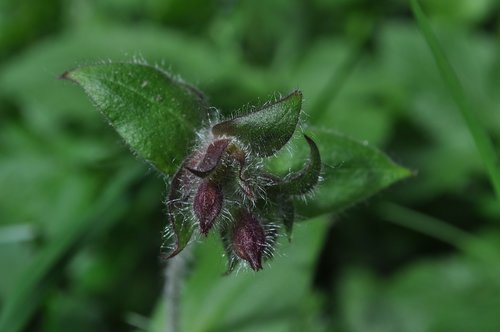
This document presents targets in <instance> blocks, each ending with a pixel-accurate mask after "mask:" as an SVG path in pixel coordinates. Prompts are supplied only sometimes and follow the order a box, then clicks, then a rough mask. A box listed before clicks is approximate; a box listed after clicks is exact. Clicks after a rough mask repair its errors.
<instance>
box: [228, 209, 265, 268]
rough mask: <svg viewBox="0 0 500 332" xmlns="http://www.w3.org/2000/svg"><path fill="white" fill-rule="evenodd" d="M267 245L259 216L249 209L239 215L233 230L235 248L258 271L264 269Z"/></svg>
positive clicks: (235, 251)
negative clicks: (263, 263) (264, 255)
mask: <svg viewBox="0 0 500 332" xmlns="http://www.w3.org/2000/svg"><path fill="white" fill-rule="evenodd" d="M265 246H266V235H265V233H264V229H263V228H262V225H261V224H260V222H259V221H258V220H257V218H256V217H255V216H254V215H252V214H251V213H250V212H248V211H242V212H241V213H240V215H239V216H238V220H237V224H236V227H235V229H234V232H233V250H234V253H235V254H236V255H237V256H238V257H240V258H241V259H244V260H246V261H247V262H248V263H249V264H250V267H251V268H252V269H253V270H255V271H258V270H260V269H262V254H263V252H264V249H265Z"/></svg>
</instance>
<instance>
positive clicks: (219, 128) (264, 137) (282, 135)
mask: <svg viewBox="0 0 500 332" xmlns="http://www.w3.org/2000/svg"><path fill="white" fill-rule="evenodd" d="M301 108H302V93H301V92H300V91H294V92H292V93H291V94H290V95H288V96H287V97H285V98H283V99H281V100H279V101H277V102H275V103H273V104H271V105H268V106H266V107H264V108H262V109H260V110H258V111H256V112H253V113H250V114H246V115H243V116H239V117H236V118H234V119H231V120H227V121H224V122H221V123H218V124H216V125H215V126H214V127H213V128H212V132H213V133H214V134H215V135H228V136H235V137H236V138H238V139H239V140H240V141H241V142H243V143H244V144H247V145H248V146H249V147H250V148H251V149H252V151H253V152H255V153H257V154H258V155H261V156H270V155H272V154H274V153H275V152H277V151H278V150H279V149H281V148H282V147H283V146H284V145H285V144H286V143H287V142H288V140H290V138H291V137H292V135H293V133H294V131H295V127H296V126H297V122H298V120H299V114H300V110H301Z"/></svg>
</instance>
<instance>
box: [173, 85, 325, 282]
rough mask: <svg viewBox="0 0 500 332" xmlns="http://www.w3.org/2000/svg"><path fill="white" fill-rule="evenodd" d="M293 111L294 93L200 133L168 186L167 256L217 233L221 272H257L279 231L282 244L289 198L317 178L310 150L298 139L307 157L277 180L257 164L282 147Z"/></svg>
mask: <svg viewBox="0 0 500 332" xmlns="http://www.w3.org/2000/svg"><path fill="white" fill-rule="evenodd" d="M301 107H302V94H301V93H300V92H299V91H295V92H293V93H291V94H290V95H288V96H287V97H285V98H283V99H280V100H277V101H275V102H273V103H270V104H267V105H265V106H264V107H262V108H260V109H258V110H254V111H252V112H249V113H248V114H245V115H241V116H237V117H234V118H231V119H227V120H224V121H221V122H218V123H217V124H215V125H212V126H210V128H208V129H205V130H204V131H203V132H202V133H200V135H199V136H200V137H201V139H200V143H199V144H198V145H197V146H196V148H195V149H194V151H193V152H192V153H191V154H190V155H189V156H188V157H187V158H186V159H185V160H184V161H183V163H182V165H181V166H180V168H179V169H178V171H177V172H176V174H175V175H174V177H173V178H172V181H171V184H170V192H169V194H168V197H167V202H166V204H167V209H168V218H169V223H168V225H167V229H166V231H165V234H164V237H165V245H164V250H165V251H166V254H167V256H168V257H172V256H175V255H176V254H177V253H179V252H180V251H181V250H182V249H183V248H184V247H185V246H186V245H187V244H188V242H189V241H190V239H191V237H192V235H193V234H194V233H199V234H201V236H207V235H208V234H209V233H210V232H218V233H219V234H220V235H221V238H222V241H223V243H224V246H225V250H226V254H227V256H228V258H229V272H230V271H231V270H233V269H234V268H235V267H236V265H237V264H239V262H240V261H242V260H244V261H246V262H247V263H248V264H249V266H250V267H251V268H252V269H253V270H256V271H257V270H260V269H262V262H263V260H266V259H268V258H270V257H271V255H272V252H273V250H274V244H275V242H276V238H277V236H278V233H279V232H278V230H279V226H280V225H284V228H285V231H286V233H287V234H288V236H289V238H290V235H291V231H292V225H293V222H294V218H295V216H294V206H293V200H294V198H295V197H297V196H303V195H304V194H307V193H309V192H310V191H311V190H312V189H313V188H314V187H315V185H316V184H317V182H318V179H319V175H320V170H321V160H320V155H319V151H318V148H317V147H316V144H315V143H314V142H313V140H312V139H311V138H309V137H307V136H305V135H304V137H305V140H306V142H307V143H308V145H309V151H310V156H309V159H308V160H307V161H306V162H305V164H304V167H303V168H302V169H301V170H299V171H296V172H292V173H290V174H287V175H286V176H284V177H279V176H276V175H273V174H270V173H269V172H267V171H266V170H265V168H264V166H263V165H264V163H263V161H264V158H268V157H271V156H273V155H274V154H275V153H276V152H278V151H279V150H280V149H282V148H283V146H285V145H286V144H287V143H288V142H289V140H290V138H291V137H292V135H293V133H294V132H295V129H296V127H297V123H298V120H299V115H300V111H301Z"/></svg>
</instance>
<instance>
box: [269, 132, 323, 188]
mask: <svg viewBox="0 0 500 332" xmlns="http://www.w3.org/2000/svg"><path fill="white" fill-rule="evenodd" d="M304 138H305V139H306V141H307V144H309V150H310V151H309V159H308V161H307V163H306V165H305V166H304V168H303V169H301V170H300V171H299V172H295V173H290V174H289V175H287V176H286V177H285V179H284V180H282V181H279V182H277V183H276V184H275V185H273V186H271V187H270V189H271V190H273V191H276V192H279V193H283V194H286V195H303V194H307V193H308V192H309V191H311V190H312V189H313V188H314V186H315V185H316V184H317V183H318V180H319V176H320V172H321V156H320V153H319V150H318V147H317V145H316V143H314V141H313V140H312V139H311V138H309V137H307V136H306V135H304Z"/></svg>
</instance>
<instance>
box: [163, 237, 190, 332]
mask: <svg viewBox="0 0 500 332" xmlns="http://www.w3.org/2000/svg"><path fill="white" fill-rule="evenodd" d="M190 249H191V247H190V246H187V247H186V248H184V250H182V251H181V252H180V253H179V254H178V255H177V256H175V257H172V258H170V259H169V260H168V263H167V266H166V267H165V286H164V296H165V304H166V315H167V323H166V325H165V328H166V329H165V332H180V324H179V320H180V308H179V307H180V300H181V295H182V294H181V290H182V286H183V281H184V278H185V276H186V270H187V264H188V262H189V258H190V257H191V252H190V251H191V250H190Z"/></svg>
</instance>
